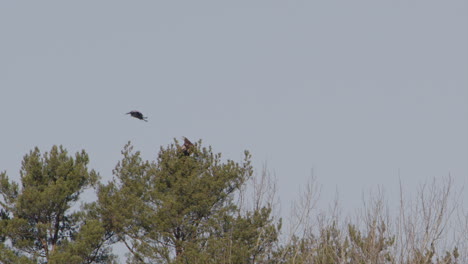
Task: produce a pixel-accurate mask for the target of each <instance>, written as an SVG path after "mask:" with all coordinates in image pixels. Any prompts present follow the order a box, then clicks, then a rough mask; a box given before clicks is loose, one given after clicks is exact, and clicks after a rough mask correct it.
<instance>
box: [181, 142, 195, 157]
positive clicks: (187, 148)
mask: <svg viewBox="0 0 468 264" xmlns="http://www.w3.org/2000/svg"><path fill="white" fill-rule="evenodd" d="M193 147H194V145H193V143H192V142H190V140H188V139H187V138H186V137H184V145H182V147H181V149H182V152H183V153H184V155H185V156H188V155H190V153H191V152H192V148H193Z"/></svg>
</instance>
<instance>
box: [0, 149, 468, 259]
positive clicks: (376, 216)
mask: <svg viewBox="0 0 468 264" xmlns="http://www.w3.org/2000/svg"><path fill="white" fill-rule="evenodd" d="M201 143H202V142H201V141H199V142H197V143H195V144H193V145H191V146H190V148H189V149H187V146H185V147H184V146H183V145H181V144H179V142H178V141H177V140H175V141H174V143H172V144H170V145H168V146H166V147H161V149H160V151H159V153H158V155H157V157H155V160H154V161H146V160H143V159H142V158H141V155H140V152H138V151H134V150H133V147H132V145H131V144H130V143H128V144H127V145H126V146H125V147H124V149H123V151H122V156H123V157H122V159H121V160H120V161H119V162H118V163H117V165H116V167H115V169H114V170H113V179H112V180H111V181H109V182H107V183H101V182H100V181H99V180H100V177H99V175H98V174H97V173H96V172H95V171H94V170H90V169H88V162H89V158H88V155H87V154H86V152H85V151H81V152H78V153H76V154H75V155H74V156H70V155H69V154H68V153H67V151H66V150H65V149H64V148H62V147H61V146H60V147H58V146H53V147H52V149H51V150H50V152H46V153H44V154H42V153H41V152H40V151H39V149H38V148H35V149H34V150H32V151H31V152H30V153H29V154H27V155H25V156H24V159H23V162H22V167H21V170H20V179H21V183H20V184H18V183H15V182H13V181H10V179H9V178H8V176H7V174H6V172H3V173H1V174H0V194H1V199H0V206H1V208H0V209H1V213H0V217H1V219H0V239H1V242H2V243H0V263H5V264H9V263H12V264H13V263H24V264H27V263H77V264H78V263H116V262H117V258H116V256H114V255H113V252H112V245H114V244H120V245H123V246H124V247H126V248H127V250H128V252H129V253H128V254H127V263H239V264H243V263H291V264H292V263H321V264H328V263H349V264H353V263H407V264H413V263H418V264H419V263H420V264H436V263H437V264H442V263H445V264H455V263H464V262H463V261H465V260H467V251H468V250H467V249H466V246H467V245H468V243H467V242H464V241H465V240H463V238H466V237H467V235H466V234H467V232H468V215H467V214H466V211H464V210H463V208H462V210H459V211H457V213H458V219H459V220H460V221H459V222H458V223H459V224H460V226H459V227H458V230H460V232H459V233H460V236H457V237H459V238H460V237H461V239H458V240H456V239H455V236H454V238H453V239H452V241H453V243H450V244H448V245H447V244H444V245H442V244H441V243H440V241H441V240H443V239H445V241H450V238H447V236H445V234H446V232H447V231H446V230H447V225H448V223H449V220H450V217H451V215H452V214H453V213H454V212H455V210H456V209H457V208H455V207H450V204H449V201H450V197H451V196H450V194H451V190H450V186H451V182H450V181H448V183H447V184H445V185H444V184H442V185H438V184H435V183H434V184H433V185H431V186H432V187H431V188H432V189H430V194H429V195H426V194H425V193H426V191H427V190H426V189H424V188H423V189H422V191H423V192H421V193H422V195H421V196H420V197H418V198H420V200H418V202H417V203H415V205H416V206H415V207H411V206H410V207H405V206H406V205H404V203H403V196H402V198H401V200H402V204H401V207H400V215H399V216H398V217H396V218H395V219H396V220H392V219H391V218H390V217H388V215H386V213H388V212H387V211H386V209H385V207H384V206H383V205H384V201H383V199H381V198H379V197H373V198H370V199H369V204H368V206H367V207H366V208H365V210H364V214H362V215H361V216H362V217H361V218H360V219H359V220H358V221H351V220H350V219H349V218H343V217H341V216H340V215H339V214H338V213H337V212H336V210H335V211H333V212H330V214H329V215H327V213H326V212H325V213H324V212H322V211H321V212H319V211H316V210H315V209H314V208H313V204H314V203H313V202H312V201H314V199H315V198H314V196H315V195H316V192H315V191H314V190H315V189H314V188H309V189H308V190H309V193H307V194H304V195H303V196H302V197H301V201H302V203H301V206H298V207H294V209H295V210H296V211H295V212H292V213H291V215H292V216H296V218H297V219H296V220H297V221H292V222H291V223H289V225H288V227H289V228H290V229H291V230H293V231H287V230H286V231H285V230H282V220H281V218H278V217H277V216H275V215H274V213H273V212H274V210H273V209H274V208H273V204H274V202H273V201H269V200H267V201H265V200H263V201H261V200H262V199H263V198H264V197H270V199H271V197H272V196H268V195H266V193H265V190H266V189H265V186H262V185H265V184H264V182H261V183H260V184H259V185H260V187H259V188H258V190H259V191H258V190H257V191H253V196H254V197H253V198H251V199H252V204H254V206H252V208H249V207H248V206H244V205H245V204H243V203H242V202H240V201H241V200H243V201H245V200H248V199H249V197H246V192H245V189H246V188H247V189H249V188H251V187H252V184H253V185H255V181H252V180H251V179H252V178H253V177H254V175H253V174H254V173H253V168H252V166H251V156H250V154H249V153H248V152H247V151H246V152H245V153H244V158H243V160H242V161H240V162H235V161H232V160H229V159H228V160H225V159H222V157H221V154H219V153H213V151H212V149H211V147H203V146H202V144H201ZM90 187H93V188H94V190H95V191H96V194H97V200H96V201H95V202H92V203H83V204H81V207H78V204H77V202H78V201H80V195H81V194H82V193H83V191H84V190H86V189H87V188H90ZM257 187H258V186H257ZM267 191H273V192H274V189H270V190H267ZM255 195H256V196H257V197H255ZM425 195H426V196H425ZM240 198H241V199H240ZM421 208H422V209H421ZM420 209H421V210H420ZM293 211H294V210H293ZM293 218H294V217H291V219H293ZM291 219H289V220H291ZM293 220H294V219H293ZM299 231H300V232H299Z"/></svg>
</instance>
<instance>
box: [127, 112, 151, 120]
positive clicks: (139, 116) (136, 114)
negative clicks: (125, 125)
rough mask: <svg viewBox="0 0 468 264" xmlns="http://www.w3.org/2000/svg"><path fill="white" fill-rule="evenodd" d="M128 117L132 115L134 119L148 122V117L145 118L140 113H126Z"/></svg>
mask: <svg viewBox="0 0 468 264" xmlns="http://www.w3.org/2000/svg"><path fill="white" fill-rule="evenodd" d="M126 115H131V116H133V117H134V118H138V119H140V120H143V121H145V122H148V120H147V119H148V117H146V116H143V114H142V113H141V112H138V111H130V112H128V113H126Z"/></svg>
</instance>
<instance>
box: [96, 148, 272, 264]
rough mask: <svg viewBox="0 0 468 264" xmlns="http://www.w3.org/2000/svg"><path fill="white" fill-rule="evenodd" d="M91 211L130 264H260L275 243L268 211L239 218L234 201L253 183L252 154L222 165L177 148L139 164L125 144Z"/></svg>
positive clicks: (202, 152)
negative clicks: (122, 246) (121, 245)
mask: <svg viewBox="0 0 468 264" xmlns="http://www.w3.org/2000/svg"><path fill="white" fill-rule="evenodd" d="M122 154H123V159H122V160H121V161H120V162H119V163H118V164H117V166H116V168H115V170H114V175H115V178H114V180H113V181H112V182H110V183H109V184H107V185H101V186H100V188H99V191H98V202H97V203H96V204H95V205H94V210H95V212H97V214H98V215H100V217H101V218H102V221H103V223H104V224H105V225H106V226H107V228H109V229H110V230H112V232H114V233H115V235H116V237H117V239H118V240H119V241H120V242H122V243H124V244H125V245H126V246H127V248H128V250H129V251H130V257H129V259H128V262H129V263H262V262H263V261H266V260H267V258H268V256H269V254H270V252H271V248H272V247H273V245H274V243H275V242H276V241H277V237H278V231H279V230H278V229H279V226H277V225H275V223H274V222H273V220H272V217H271V208H269V207H263V208H259V209H258V210H256V211H249V212H246V213H241V211H240V210H239V208H238V207H237V206H236V204H235V203H234V202H233V196H234V195H235V194H236V193H237V192H238V191H239V189H240V188H241V186H242V185H243V184H245V183H246V181H247V180H248V179H249V178H250V177H251V175H252V166H251V163H250V154H249V153H248V152H245V157H244V160H243V161H242V162H241V163H237V162H234V161H232V160H227V161H222V160H221V154H214V153H213V152H212V149H211V148H202V147H201V141H199V142H198V143H197V144H195V145H194V146H193V147H192V149H191V150H190V152H185V151H184V150H183V149H182V147H181V146H180V145H179V144H178V142H177V141H175V143H173V144H171V145H169V146H168V147H167V148H161V149H160V152H159V155H158V157H157V160H156V161H154V162H149V161H144V160H143V159H142V158H141V156H140V153H139V152H133V148H132V146H131V145H130V143H129V144H127V145H126V146H125V148H124V150H123V151H122Z"/></svg>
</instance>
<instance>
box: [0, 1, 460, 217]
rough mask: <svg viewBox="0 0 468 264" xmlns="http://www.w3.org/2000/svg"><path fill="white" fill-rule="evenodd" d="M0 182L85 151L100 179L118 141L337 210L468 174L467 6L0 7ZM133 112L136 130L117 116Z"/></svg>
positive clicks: (449, 3) (136, 3)
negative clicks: (308, 189)
mask: <svg viewBox="0 0 468 264" xmlns="http://www.w3.org/2000/svg"><path fill="white" fill-rule="evenodd" d="M0 34H1V35H0V89H1V90H0V91H1V97H0V100H1V102H0V115H1V120H2V121H1V122H2V126H1V132H0V133H1V135H2V136H1V137H0V170H7V172H8V175H9V176H10V177H11V178H13V179H16V180H18V179H19V175H18V170H19V168H20V163H21V159H22V157H23V155H24V154H26V153H27V152H28V151H29V150H30V149H32V148H33V147H34V146H39V147H40V148H41V150H42V151H47V150H49V149H50V147H51V146H52V145H53V144H62V145H63V146H64V147H66V148H67V149H68V150H69V151H70V152H75V151H78V150H80V149H85V150H86V151H87V152H88V153H89V154H90V157H91V166H92V167H93V168H95V169H96V170H97V171H99V172H100V174H101V176H102V177H103V180H104V181H107V180H108V179H110V178H111V170H112V168H113V167H114V166H115V164H116V163H117V161H118V160H119V159H120V158H121V157H120V150H121V149H122V147H123V145H124V144H125V143H126V142H127V141H128V140H131V141H132V142H133V144H134V145H135V148H136V149H138V150H141V151H142V153H143V156H144V158H146V159H154V158H155V157H156V154H157V151H158V149H159V147H160V146H161V145H167V144H169V143H171V142H172V139H173V138H174V137H176V138H178V139H180V138H181V137H182V136H186V137H188V138H190V139H191V140H193V141H195V140H198V139H202V140H203V142H204V143H205V144H209V145H211V146H213V148H214V150H215V151H216V152H222V153H223V155H224V157H225V158H230V159H234V160H240V159H241V157H242V153H243V150H244V149H248V150H250V151H251V152H252V154H253V160H254V164H255V167H256V168H257V169H261V167H262V164H263V163H265V162H266V163H267V166H268V168H269V169H270V170H271V171H272V172H274V173H275V174H276V177H277V179H278V187H279V195H280V198H281V200H283V202H284V203H286V204H283V208H284V207H288V203H289V201H290V200H292V199H294V198H295V197H296V193H297V191H298V189H299V187H300V186H301V185H303V184H305V183H306V181H307V178H308V177H310V175H311V170H312V169H313V170H314V174H315V176H317V178H318V181H319V183H321V184H322V185H323V190H324V198H325V199H329V198H331V197H333V195H332V193H333V192H334V191H335V189H338V190H339V192H340V197H341V198H342V201H343V202H344V205H345V206H348V205H349V206H354V205H359V204H360V203H361V193H362V191H363V190H367V189H368V188H371V187H373V186H377V185H383V186H385V188H386V189H387V193H388V194H389V195H390V196H393V195H395V194H396V191H397V189H396V187H397V185H398V170H400V174H401V178H402V180H403V182H404V183H405V185H406V186H408V188H410V189H411V188H412V187H414V186H416V184H417V183H418V182H421V181H424V180H425V179H430V178H432V177H443V176H447V175H448V174H449V173H450V174H451V176H452V177H453V178H454V179H455V181H456V182H457V183H459V184H466V183H467V178H468V1H466V0H459V1H457V0H444V1H440V0H424V1H423V0H418V1H412V0H392V1H375V0H368V1H364V0H354V1H328V0H327V1H275V0H269V1H252V0H249V1H229V2H228V1H2V2H1V4H0ZM133 109H136V110H140V111H142V112H143V113H144V114H145V115H147V116H148V117H149V122H147V123H146V122H141V121H139V120H136V119H132V118H130V117H129V116H126V115H124V113H126V112H128V111H130V110H133Z"/></svg>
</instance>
